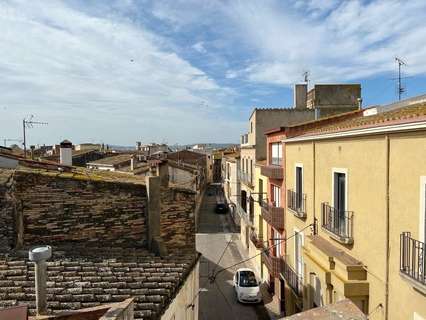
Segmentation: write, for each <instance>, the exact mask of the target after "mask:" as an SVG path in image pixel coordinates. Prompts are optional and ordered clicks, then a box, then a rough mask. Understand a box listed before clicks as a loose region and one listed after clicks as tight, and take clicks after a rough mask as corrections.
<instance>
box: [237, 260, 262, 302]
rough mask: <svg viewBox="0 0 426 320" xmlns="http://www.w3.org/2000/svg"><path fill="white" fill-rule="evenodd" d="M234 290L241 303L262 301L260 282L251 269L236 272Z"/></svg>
mask: <svg viewBox="0 0 426 320" xmlns="http://www.w3.org/2000/svg"><path fill="white" fill-rule="evenodd" d="M234 288H235V292H236V294H237V299H238V301H239V302H242V303H259V302H261V301H262V293H261V292H260V281H259V282H258V281H257V280H256V276H255V274H254V272H253V270H251V269H248V268H241V269H238V270H237V272H235V274H234Z"/></svg>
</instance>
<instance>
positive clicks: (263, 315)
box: [196, 186, 269, 320]
mask: <svg viewBox="0 0 426 320" xmlns="http://www.w3.org/2000/svg"><path fill="white" fill-rule="evenodd" d="M214 188H215V187H213V186H210V187H209V189H207V191H206V193H205V196H204V199H203V203H202V204H201V209H200V216H199V225H198V233H197V238H196V239H197V240H196V241H197V250H198V251H199V252H201V253H202V255H203V256H202V258H201V263H200V288H204V289H207V291H204V290H202V291H201V292H200V315H199V318H200V320H209V319H212V320H225V319H248V320H250V319H262V320H263V319H265V320H266V319H269V317H268V314H267V311H266V309H265V307H264V305H263V304H257V305H243V304H241V303H238V302H237V299H236V296H235V292H234V288H233V287H232V277H233V274H234V272H235V271H236V270H237V269H238V268H241V267H247V266H248V267H250V265H248V264H241V265H239V266H236V267H233V268H231V269H229V270H227V271H224V272H222V273H220V274H219V275H218V276H217V278H216V281H215V282H214V283H211V282H210V281H209V280H208V276H209V275H211V274H212V272H214V270H216V271H217V270H220V268H223V267H228V266H231V265H233V264H234V263H236V262H239V261H241V260H243V259H244V258H243V257H242V256H241V254H240V252H239V250H238V247H239V246H240V245H241V244H240V243H239V240H238V234H237V233H235V231H234V230H235V228H234V225H233V223H232V221H231V218H230V216H229V214H226V215H225V214H223V215H220V214H216V213H215V212H214V207H215V196H214V190H215V189H214ZM230 240H232V241H231V242H230V243H229V245H228V247H227V249H226V250H225V253H224V255H223V257H222V259H221V261H220V262H219V264H218V265H217V264H216V263H217V262H218V261H219V259H220V256H221V255H222V253H223V252H224V249H225V247H226V246H227V244H228V242H229V241H230Z"/></svg>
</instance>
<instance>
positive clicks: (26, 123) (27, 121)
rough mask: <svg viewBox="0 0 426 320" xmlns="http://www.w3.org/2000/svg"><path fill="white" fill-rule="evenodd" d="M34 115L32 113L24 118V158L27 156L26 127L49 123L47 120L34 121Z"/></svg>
mask: <svg viewBox="0 0 426 320" xmlns="http://www.w3.org/2000/svg"><path fill="white" fill-rule="evenodd" d="M33 118H34V115H32V114H31V115H30V116H29V117H28V119H23V120H22V129H23V131H24V143H23V144H24V158H26V157H27V139H26V130H25V129H30V128H33V127H34V125H35V124H36V125H47V124H48V123H47V122H40V121H33Z"/></svg>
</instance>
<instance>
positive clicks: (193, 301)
mask: <svg viewBox="0 0 426 320" xmlns="http://www.w3.org/2000/svg"><path fill="white" fill-rule="evenodd" d="M199 269H200V264H199V262H197V264H196V265H195V266H194V268H193V269H192V271H191V273H190V274H189V275H188V277H187V279H186V281H185V283H184V285H183V286H182V287H181V288H180V290H179V292H178V294H177V295H176V297H175V298H174V300H173V301H172V303H171V304H170V305H169V307H168V308H167V310H166V311H165V313H164V314H163V315H162V316H161V320H197V319H198V308H199V303H198V302H199V290H200V287H199V285H200V284H199V272H200V271H199ZM201 294H202V293H201Z"/></svg>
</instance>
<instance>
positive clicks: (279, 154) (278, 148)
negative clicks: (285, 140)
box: [271, 142, 283, 166]
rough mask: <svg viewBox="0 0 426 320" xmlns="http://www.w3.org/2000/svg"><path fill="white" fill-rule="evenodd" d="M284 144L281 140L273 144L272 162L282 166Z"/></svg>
mask: <svg viewBox="0 0 426 320" xmlns="http://www.w3.org/2000/svg"><path fill="white" fill-rule="evenodd" d="M282 148H283V146H282V144H281V143H280V142H277V143H272V144H271V154H272V156H271V164H273V165H276V166H280V165H281V162H282V158H283V149H282Z"/></svg>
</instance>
